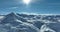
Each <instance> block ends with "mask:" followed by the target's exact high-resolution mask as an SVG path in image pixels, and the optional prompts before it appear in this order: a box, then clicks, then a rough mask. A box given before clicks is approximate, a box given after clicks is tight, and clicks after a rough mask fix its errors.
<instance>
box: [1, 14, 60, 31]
mask: <svg viewBox="0 0 60 32" xmlns="http://www.w3.org/2000/svg"><path fill="white" fill-rule="evenodd" d="M0 20H1V21H0V32H60V15H27V14H15V13H10V14H8V15H6V16H4V17H2V16H0Z"/></svg>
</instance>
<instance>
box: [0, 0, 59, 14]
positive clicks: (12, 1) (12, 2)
mask: <svg viewBox="0 0 60 32" xmlns="http://www.w3.org/2000/svg"><path fill="white" fill-rule="evenodd" d="M11 12H14V13H21V12H27V13H38V14H60V0H31V2H30V3H29V4H28V5H27V4H25V3H24V2H23V1H22V0H0V14H8V13H11Z"/></svg>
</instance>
